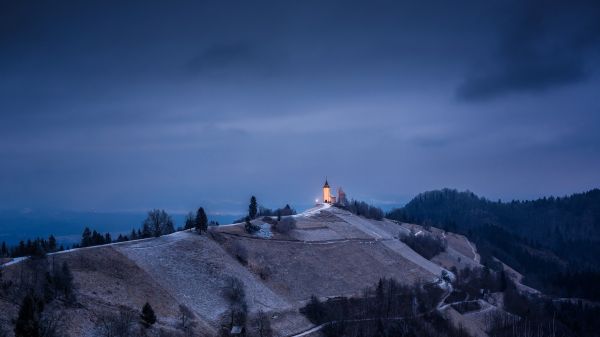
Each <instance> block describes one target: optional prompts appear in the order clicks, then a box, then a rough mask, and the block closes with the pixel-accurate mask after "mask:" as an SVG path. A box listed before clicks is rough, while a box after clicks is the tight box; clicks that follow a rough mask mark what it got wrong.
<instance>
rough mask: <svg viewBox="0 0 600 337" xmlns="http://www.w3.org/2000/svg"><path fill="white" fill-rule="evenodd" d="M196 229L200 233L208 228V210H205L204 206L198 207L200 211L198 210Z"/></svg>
mask: <svg viewBox="0 0 600 337" xmlns="http://www.w3.org/2000/svg"><path fill="white" fill-rule="evenodd" d="M195 225H196V231H198V233H202V232H206V230H207V229H208V217H207V216H206V212H204V208H202V207H200V208H198V212H196V223H195Z"/></svg>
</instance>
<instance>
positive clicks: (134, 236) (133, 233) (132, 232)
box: [129, 229, 138, 240]
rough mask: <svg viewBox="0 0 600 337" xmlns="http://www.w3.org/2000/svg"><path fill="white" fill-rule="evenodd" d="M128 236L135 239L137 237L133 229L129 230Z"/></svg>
mask: <svg viewBox="0 0 600 337" xmlns="http://www.w3.org/2000/svg"><path fill="white" fill-rule="evenodd" d="M129 237H130V238H131V240H137V239H138V235H137V233H136V232H135V229H132V230H131V234H130V235H129Z"/></svg>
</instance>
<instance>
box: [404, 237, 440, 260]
mask: <svg viewBox="0 0 600 337" xmlns="http://www.w3.org/2000/svg"><path fill="white" fill-rule="evenodd" d="M400 240H401V241H402V242H404V243H406V245H408V246H409V247H410V248H412V250H414V251H415V252H417V253H419V255H421V256H423V257H424V258H426V259H428V260H431V259H432V258H433V257H434V256H436V255H437V254H439V253H441V252H443V251H445V250H446V246H447V242H446V241H444V240H442V239H440V238H438V237H435V236H433V235H428V234H422V235H414V234H409V235H404V236H402V237H400Z"/></svg>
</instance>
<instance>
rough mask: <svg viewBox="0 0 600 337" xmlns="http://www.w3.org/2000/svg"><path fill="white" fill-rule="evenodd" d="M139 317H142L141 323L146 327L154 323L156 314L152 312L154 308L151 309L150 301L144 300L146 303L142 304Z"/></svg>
mask: <svg viewBox="0 0 600 337" xmlns="http://www.w3.org/2000/svg"><path fill="white" fill-rule="evenodd" d="M141 319H142V324H143V325H144V326H145V327H146V328H148V327H150V326H151V325H152V324H154V323H156V315H155V314H154V310H153V309H152V306H150V303H148V302H146V304H144V306H143V307H142V315H141Z"/></svg>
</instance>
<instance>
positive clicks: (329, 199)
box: [323, 178, 346, 204]
mask: <svg viewBox="0 0 600 337" xmlns="http://www.w3.org/2000/svg"><path fill="white" fill-rule="evenodd" d="M342 193H343V195H344V197H345V196H346V194H345V193H344V191H342ZM338 194H339V193H338ZM337 201H338V199H337V198H336V197H335V196H334V195H332V194H331V187H329V182H327V178H325V184H323V203H325V204H335V203H336V202H337Z"/></svg>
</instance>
